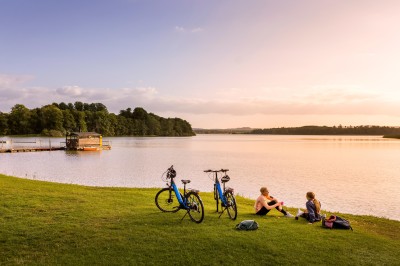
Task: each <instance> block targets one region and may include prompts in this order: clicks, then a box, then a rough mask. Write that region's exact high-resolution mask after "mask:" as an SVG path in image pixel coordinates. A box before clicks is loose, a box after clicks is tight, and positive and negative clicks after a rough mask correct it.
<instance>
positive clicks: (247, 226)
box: [236, 220, 258, 231]
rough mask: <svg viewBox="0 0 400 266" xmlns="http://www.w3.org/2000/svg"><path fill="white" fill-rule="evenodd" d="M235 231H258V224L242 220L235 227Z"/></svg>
mask: <svg viewBox="0 0 400 266" xmlns="http://www.w3.org/2000/svg"><path fill="white" fill-rule="evenodd" d="M236 229H237V230H245V231H248V230H256V229H258V223H257V222H256V221H254V220H244V221H241V222H240V223H239V224H237V225H236Z"/></svg>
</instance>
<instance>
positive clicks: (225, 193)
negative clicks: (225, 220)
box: [204, 169, 237, 220]
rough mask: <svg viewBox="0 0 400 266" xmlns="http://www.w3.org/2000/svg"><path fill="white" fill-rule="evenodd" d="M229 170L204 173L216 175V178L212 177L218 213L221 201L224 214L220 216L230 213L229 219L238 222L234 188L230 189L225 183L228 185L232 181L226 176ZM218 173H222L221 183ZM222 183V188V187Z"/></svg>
mask: <svg viewBox="0 0 400 266" xmlns="http://www.w3.org/2000/svg"><path fill="white" fill-rule="evenodd" d="M228 171H229V170H228V169H221V170H205V171H204V172H206V173H209V177H210V174H212V173H214V176H213V177H211V178H210V179H212V180H213V181H214V199H215V202H216V205H217V212H218V207H219V201H221V209H222V212H221V214H220V215H219V217H221V215H222V214H223V213H224V212H225V210H226V211H227V212H228V215H229V218H231V219H232V220H236V217H237V205H236V199H235V196H234V195H233V192H234V190H233V188H230V187H225V183H227V182H228V181H229V180H230V177H229V176H228V175H227V174H226V172H228ZM218 173H222V177H221V181H220V179H219V178H218ZM221 183H222V187H221Z"/></svg>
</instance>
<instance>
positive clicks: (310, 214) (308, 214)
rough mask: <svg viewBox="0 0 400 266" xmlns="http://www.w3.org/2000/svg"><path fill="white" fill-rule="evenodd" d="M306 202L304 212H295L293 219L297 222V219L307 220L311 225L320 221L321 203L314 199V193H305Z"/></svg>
mask: <svg viewBox="0 0 400 266" xmlns="http://www.w3.org/2000/svg"><path fill="white" fill-rule="evenodd" d="M306 198H307V202H306V208H307V210H305V211H304V212H302V211H301V210H300V209H299V210H298V211H297V214H296V217H295V219H296V220H298V219H299V217H303V218H306V219H307V220H308V223H309V224H312V223H314V222H317V221H320V220H321V214H320V211H321V202H319V200H317V199H316V198H315V193H314V192H307V194H306Z"/></svg>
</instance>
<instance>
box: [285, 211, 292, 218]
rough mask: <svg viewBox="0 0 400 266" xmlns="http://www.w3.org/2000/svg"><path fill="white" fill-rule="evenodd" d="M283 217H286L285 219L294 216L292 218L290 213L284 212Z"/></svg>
mask: <svg viewBox="0 0 400 266" xmlns="http://www.w3.org/2000/svg"><path fill="white" fill-rule="evenodd" d="M285 217H286V218H293V217H294V216H293V214H291V213H290V212H286V215H285Z"/></svg>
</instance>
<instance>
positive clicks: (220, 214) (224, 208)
mask: <svg viewBox="0 0 400 266" xmlns="http://www.w3.org/2000/svg"><path fill="white" fill-rule="evenodd" d="M226 208H227V207H225V208H224V209H223V210H222V212H221V214H220V215H219V216H218V218H221V215H222V214H223V213H224V211H225V210H226Z"/></svg>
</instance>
